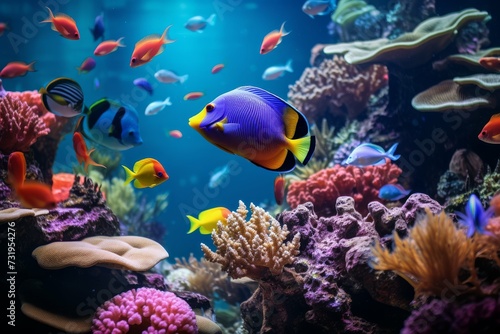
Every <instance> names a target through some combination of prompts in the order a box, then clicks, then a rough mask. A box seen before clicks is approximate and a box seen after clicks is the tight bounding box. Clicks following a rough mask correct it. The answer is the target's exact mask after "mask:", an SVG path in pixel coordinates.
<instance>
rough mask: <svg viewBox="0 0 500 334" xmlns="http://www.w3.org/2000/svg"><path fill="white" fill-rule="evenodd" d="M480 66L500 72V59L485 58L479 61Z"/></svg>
mask: <svg viewBox="0 0 500 334" xmlns="http://www.w3.org/2000/svg"><path fill="white" fill-rule="evenodd" d="M479 64H480V65H481V66H482V67H484V68H487V69H488V70H494V71H500V58H498V57H483V58H481V59H479Z"/></svg>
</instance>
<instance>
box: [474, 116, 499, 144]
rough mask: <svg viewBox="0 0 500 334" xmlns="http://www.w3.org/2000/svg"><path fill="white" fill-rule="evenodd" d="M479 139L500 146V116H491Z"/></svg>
mask: <svg viewBox="0 0 500 334" xmlns="http://www.w3.org/2000/svg"><path fill="white" fill-rule="evenodd" d="M477 138H479V140H482V141H484V142H485V143H489V144H500V114H495V115H493V116H491V118H490V121H489V122H488V123H486V125H485V126H484V128H483V129H482V130H481V132H480V133H479V135H478V136H477Z"/></svg>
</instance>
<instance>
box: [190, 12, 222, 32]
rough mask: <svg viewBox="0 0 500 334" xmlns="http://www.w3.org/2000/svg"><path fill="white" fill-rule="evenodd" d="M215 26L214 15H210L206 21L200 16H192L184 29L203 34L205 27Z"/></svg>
mask: <svg viewBox="0 0 500 334" xmlns="http://www.w3.org/2000/svg"><path fill="white" fill-rule="evenodd" d="M214 24H215V14H212V15H210V16H209V17H208V18H207V19H206V20H205V19H204V18H203V17H202V16H193V17H192V18H190V19H189V20H187V22H186V24H185V25H184V27H185V28H186V29H188V30H191V31H196V32H203V30H204V29H205V28H206V27H207V25H211V26H213V25H214Z"/></svg>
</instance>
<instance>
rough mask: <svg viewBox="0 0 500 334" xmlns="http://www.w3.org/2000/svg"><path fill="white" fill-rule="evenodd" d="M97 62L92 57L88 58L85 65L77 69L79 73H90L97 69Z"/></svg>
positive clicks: (84, 62)
mask: <svg viewBox="0 0 500 334" xmlns="http://www.w3.org/2000/svg"><path fill="white" fill-rule="evenodd" d="M95 65H96V63H95V60H94V58H92V57H87V58H86V59H85V60H84V61H83V63H82V64H81V65H80V67H77V68H76V69H77V70H78V73H79V74H81V73H84V74H85V73H88V72H90V71H92V70H93V69H94V68H95Z"/></svg>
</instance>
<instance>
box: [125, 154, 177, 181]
mask: <svg viewBox="0 0 500 334" xmlns="http://www.w3.org/2000/svg"><path fill="white" fill-rule="evenodd" d="M122 167H123V168H124V169H125V173H127V179H126V180H125V184H128V183H130V182H132V180H135V181H134V187H136V188H146V187H149V188H153V187H155V186H157V185H159V184H160V183H163V182H165V181H167V180H168V174H167V172H166V171H165V169H164V168H163V166H162V165H161V164H160V163H159V162H158V160H155V159H152V158H145V159H142V160H139V161H137V162H136V163H135V164H134V171H131V170H130V169H128V168H127V167H125V166H123V165H122Z"/></svg>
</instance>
